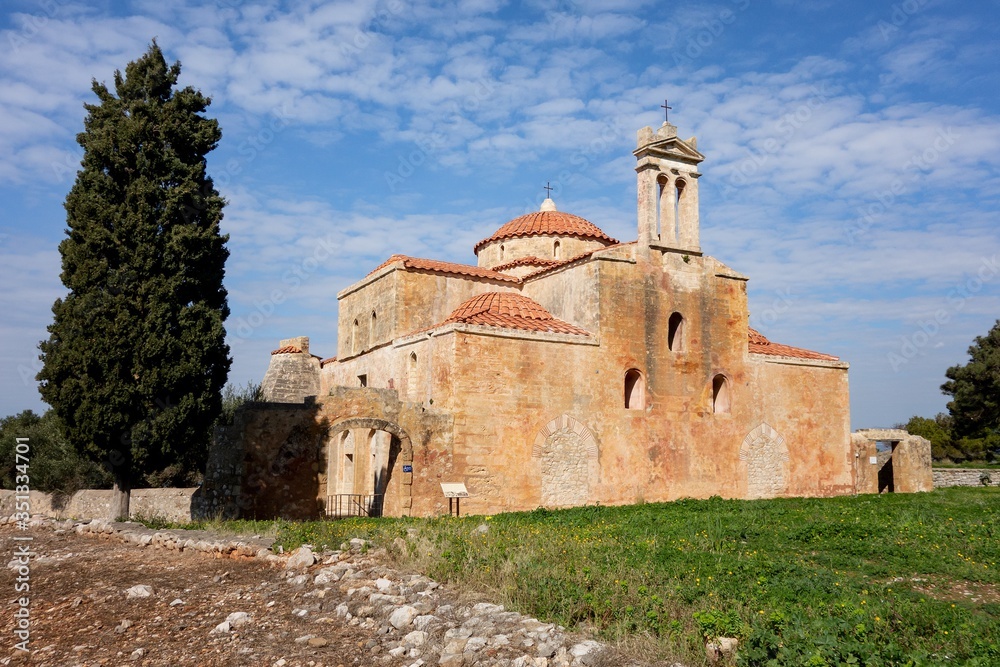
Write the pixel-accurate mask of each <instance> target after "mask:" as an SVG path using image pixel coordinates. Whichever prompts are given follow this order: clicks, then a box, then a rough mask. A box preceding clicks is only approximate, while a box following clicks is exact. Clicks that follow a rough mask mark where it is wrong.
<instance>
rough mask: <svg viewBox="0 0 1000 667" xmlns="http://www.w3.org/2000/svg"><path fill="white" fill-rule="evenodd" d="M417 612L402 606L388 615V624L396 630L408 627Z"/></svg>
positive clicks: (408, 606)
mask: <svg viewBox="0 0 1000 667" xmlns="http://www.w3.org/2000/svg"><path fill="white" fill-rule="evenodd" d="M418 615H419V612H418V611H417V610H416V609H414V608H413V607H411V606H410V605H404V606H402V607H400V608H398V609H397V610H396V611H394V612H392V614H390V615H389V623H390V624H392V627H394V628H396V629H397V630H402V629H403V628H406V627H409V626H410V624H411V623H413V619H414V618H416V617H417V616H418Z"/></svg>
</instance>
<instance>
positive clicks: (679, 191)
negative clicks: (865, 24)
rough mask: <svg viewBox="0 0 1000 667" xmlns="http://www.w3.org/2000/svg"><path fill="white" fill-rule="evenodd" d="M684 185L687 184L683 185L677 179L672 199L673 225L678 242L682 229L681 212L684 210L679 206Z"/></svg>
mask: <svg viewBox="0 0 1000 667" xmlns="http://www.w3.org/2000/svg"><path fill="white" fill-rule="evenodd" d="M686 185H687V183H685V182H684V181H682V180H680V179H678V181H677V183H676V187H677V197H676V198H674V224H676V225H677V237H678V240H680V236H681V233H680V230H681V228H682V227H681V223H682V222H683V221H682V220H681V212H682V211H683V210H684V208H683V207H682V206H681V200H682V199H683V198H684V187H685V186H686Z"/></svg>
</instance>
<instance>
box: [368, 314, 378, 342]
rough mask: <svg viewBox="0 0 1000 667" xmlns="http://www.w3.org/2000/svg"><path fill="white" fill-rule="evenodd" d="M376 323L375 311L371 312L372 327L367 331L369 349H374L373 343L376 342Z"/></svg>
mask: <svg viewBox="0 0 1000 667" xmlns="http://www.w3.org/2000/svg"><path fill="white" fill-rule="evenodd" d="M377 323H378V317H376V316H375V311H374V310H373V311H372V326H371V329H369V330H368V347H369V349H371V348H373V347H375V342H376V341H377V340H378V339H377V338H376V337H375V325H376V324H377Z"/></svg>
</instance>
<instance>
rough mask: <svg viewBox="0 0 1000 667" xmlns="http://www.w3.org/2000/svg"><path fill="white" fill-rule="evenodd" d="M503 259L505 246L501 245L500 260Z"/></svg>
mask: <svg viewBox="0 0 1000 667" xmlns="http://www.w3.org/2000/svg"><path fill="white" fill-rule="evenodd" d="M503 257H504V248H503V244H502V243H501V244H500V259H503Z"/></svg>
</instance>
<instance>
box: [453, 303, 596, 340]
mask: <svg viewBox="0 0 1000 667" xmlns="http://www.w3.org/2000/svg"><path fill="white" fill-rule="evenodd" d="M450 323H463V324H478V325H480V326H493V327H502V328H506V329H522V330H526V331H543V332H549V333H563V334H576V335H582V336H589V335H590V334H589V333H588V332H587V331H585V330H583V329H581V328H579V327H577V326H574V325H572V324H570V323H569V322H563V321H562V320H560V319H557V318H555V317H553V316H552V313H550V312H549V311H547V310H545V308H543V307H542V306H541V304H539V303H538V302H536V301H534V300H532V299H529V298H528V297H526V296H523V295H521V294H515V293H513V292H486V293H485V294H480V295H478V296H474V297H472V298H471V299H469V300H467V301H465V302H464V303H462V305H460V306H459V307H458V308H456V309H455V310H454V311H453V312H452V314H451V315H450V316H449V317H448V319H447V320H445V321H444V322H443V324H450Z"/></svg>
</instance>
